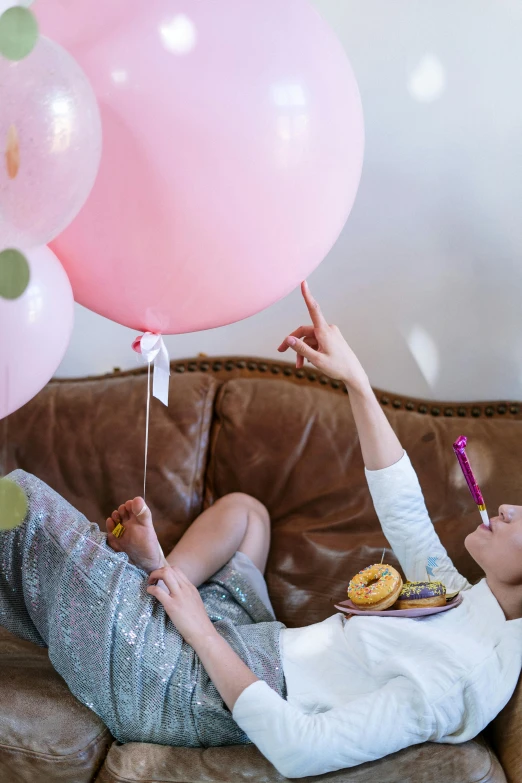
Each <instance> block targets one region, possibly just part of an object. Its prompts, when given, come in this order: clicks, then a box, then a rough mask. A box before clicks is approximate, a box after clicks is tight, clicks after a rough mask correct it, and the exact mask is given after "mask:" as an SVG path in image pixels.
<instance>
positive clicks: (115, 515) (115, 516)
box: [111, 511, 121, 524]
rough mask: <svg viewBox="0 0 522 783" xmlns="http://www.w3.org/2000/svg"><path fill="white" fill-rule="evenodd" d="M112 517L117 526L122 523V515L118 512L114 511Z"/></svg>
mask: <svg viewBox="0 0 522 783" xmlns="http://www.w3.org/2000/svg"><path fill="white" fill-rule="evenodd" d="M111 517H112V519H113V520H114V522H116V524H118V522H121V518H120V515H119V514H118V512H117V511H113V512H112V514H111Z"/></svg>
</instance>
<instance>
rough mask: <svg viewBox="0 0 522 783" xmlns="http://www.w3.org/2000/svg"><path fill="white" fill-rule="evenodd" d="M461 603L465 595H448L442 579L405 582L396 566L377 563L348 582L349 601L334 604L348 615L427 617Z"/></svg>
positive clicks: (454, 607)
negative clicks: (439, 580) (437, 580)
mask: <svg viewBox="0 0 522 783" xmlns="http://www.w3.org/2000/svg"><path fill="white" fill-rule="evenodd" d="M461 603H462V596H461V595H459V594H453V595H447V591H446V587H445V585H443V584H442V582H436V581H428V582H409V581H403V579H402V577H401V575H400V574H399V572H398V571H397V570H396V569H395V568H394V567H393V566H390V565H386V564H385V563H378V564H374V565H371V566H368V568H363V570H362V571H359V573H358V574H355V576H354V577H353V578H352V579H351V580H350V584H349V585H348V600H347V601H341V602H340V603H339V604H334V606H335V608H336V609H339V610H340V611H341V612H344V613H345V614H349V615H352V614H356V615H368V616H369V617H426V616H428V615H430V614H440V612H447V611H449V610H450V609H456V608H457V606H460V604H461Z"/></svg>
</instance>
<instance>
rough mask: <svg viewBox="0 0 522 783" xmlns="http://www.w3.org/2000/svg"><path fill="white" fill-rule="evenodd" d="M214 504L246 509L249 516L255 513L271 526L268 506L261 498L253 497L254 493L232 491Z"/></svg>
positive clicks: (222, 506)
mask: <svg viewBox="0 0 522 783" xmlns="http://www.w3.org/2000/svg"><path fill="white" fill-rule="evenodd" d="M214 505H216V506H217V505H219V506H220V507H221V508H222V509H229V510H234V511H239V510H241V511H244V512H245V513H246V514H248V516H250V515H254V516H255V517H257V518H258V519H259V520H260V521H261V522H263V523H264V524H265V525H267V526H268V527H270V516H269V513H268V510H267V508H266V506H264V505H263V503H261V501H260V500H257V498H254V497H252V495H247V494H246V493H245V492H231V493H230V494H228V495H224V496H223V497H222V498H220V499H219V500H217V501H216V503H215V504H214Z"/></svg>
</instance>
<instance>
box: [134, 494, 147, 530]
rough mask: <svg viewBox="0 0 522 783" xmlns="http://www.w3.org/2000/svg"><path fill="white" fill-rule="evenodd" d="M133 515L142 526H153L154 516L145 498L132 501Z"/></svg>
mask: <svg viewBox="0 0 522 783" xmlns="http://www.w3.org/2000/svg"><path fill="white" fill-rule="evenodd" d="M132 513H133V514H134V516H135V517H136V519H137V520H138V522H141V524H142V525H152V515H151V513H150V509H149V507H148V506H147V504H146V503H145V501H144V500H143V498H139V497H138V498H134V500H133V501H132Z"/></svg>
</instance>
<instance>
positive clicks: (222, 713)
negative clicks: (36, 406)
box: [0, 470, 286, 747]
mask: <svg viewBox="0 0 522 783" xmlns="http://www.w3.org/2000/svg"><path fill="white" fill-rule="evenodd" d="M9 478H10V479H11V481H14V482H16V483H17V484H18V485H19V486H21V487H22V488H23V490H24V491H25V493H26V495H27V498H28V503H29V510H28V514H27V517H26V519H25V521H24V523H23V524H22V525H21V526H20V527H18V528H15V529H14V530H11V531H7V532H0V625H3V626H4V627H5V628H7V629H8V630H9V631H11V632H12V633H14V634H16V635H17V636H20V637H22V638H24V639H28V640H29V641H31V642H34V643H35V644H39V645H41V646H44V647H48V651H49V658H50V660H51V663H52V664H53V666H54V668H55V669H56V671H57V672H58V673H59V674H60V675H61V676H62V677H63V679H64V680H65V682H66V683H67V685H68V686H69V688H70V690H71V692H72V693H73V694H74V695H75V696H76V697H77V698H78V699H79V700H80V701H81V702H82V703H83V704H85V705H87V707H89V708H90V709H91V710H93V711H94V712H95V713H96V714H97V715H99V717H100V718H101V719H102V720H103V721H104V723H105V724H106V725H107V726H108V728H109V729H110V731H111V732H112V734H113V736H114V737H115V738H116V739H117V740H119V741H120V742H151V743H157V744H161V745H176V746H185V747H209V746H215V745H229V744H247V743H248V742H249V739H248V737H247V736H246V735H245V734H244V733H243V732H242V731H241V729H240V728H239V726H238V725H237V724H236V723H235V721H234V720H233V718H232V715H231V713H230V711H229V710H228V708H227V707H226V705H225V704H224V702H223V700H222V699H221V697H220V695H219V693H218V691H217V689H216V688H215V686H214V684H213V683H212V682H211V680H210V679H209V677H208V675H207V674H206V672H205V670H204V668H203V666H202V665H201V662H200V661H199V659H198V656H197V655H196V653H195V652H194V650H193V649H192V647H190V646H189V645H188V644H187V643H186V642H185V641H184V640H183V638H182V637H181V635H180V634H179V633H178V631H177V630H176V628H175V626H174V625H173V623H172V622H171V620H170V618H169V617H168V616H167V614H166V613H165V610H164V608H163V606H162V605H161V604H160V603H159V602H158V601H157V600H156V599H155V598H154V597H153V596H151V595H149V594H148V593H147V592H146V577H147V575H146V573H145V572H144V571H142V570H141V569H138V568H137V567H136V566H134V565H133V564H132V563H130V562H129V560H128V557H127V555H126V554H124V553H121V552H120V553H118V552H114V551H113V550H112V549H111V548H110V547H109V546H108V545H107V543H106V536H105V533H102V532H101V531H100V529H99V527H98V526H97V525H96V524H93V523H90V522H88V521H87V519H86V518H85V517H84V516H83V515H82V514H80V512H78V511H77V510H76V509H74V508H73V507H72V506H71V505H70V504H69V503H67V502H66V501H65V500H64V499H63V498H61V497H60V496H59V495H58V494H57V493H56V492H54V491H53V490H52V489H50V488H49V487H48V486H47V485H46V484H44V483H43V482H41V481H40V480H39V479H37V478H35V477H34V476H31V475H30V474H27V473H25V472H23V471H21V470H17V471H15V472H14V473H11V474H10V476H9ZM199 592H200V594H201V597H202V599H203V602H204V604H205V608H206V610H207V613H208V615H209V617H210V618H211V620H212V622H213V623H214V625H215V627H216V629H217V630H218V632H219V633H220V634H221V635H222V636H223V637H224V638H225V639H226V640H227V642H228V643H229V644H230V645H231V647H232V648H233V649H234V650H235V651H236V653H237V654H238V655H239V656H240V658H241V659H242V660H243V661H244V662H245V663H246V665H247V666H248V667H249V668H250V669H251V670H252V671H253V672H254V674H256V675H257V677H259V678H260V679H261V680H264V681H265V682H267V683H268V685H270V687H271V688H273V689H274V690H275V691H276V692H277V693H278V694H280V695H281V696H282V697H283V698H286V686H285V680H284V675H283V669H282V665H281V655H280V649H279V634H280V631H281V629H282V628H284V626H283V624H282V623H279V622H277V621H276V620H275V619H274V617H273V616H272V614H271V613H270V611H269V610H268V609H267V608H266V607H265V605H264V604H263V602H262V601H261V599H260V598H259V596H258V595H257V594H256V592H255V590H254V589H253V587H252V586H251V584H250V583H249V581H248V580H247V579H246V578H245V577H244V576H243V575H242V574H241V573H239V572H238V571H236V570H235V569H234V568H233V567H232V566H231V565H230V563H229V564H227V565H225V566H224V567H223V568H222V569H221V570H220V571H218V572H217V573H216V574H215V575H214V576H213V577H211V578H210V579H209V580H208V582H205V584H203V585H201V587H200V588H199Z"/></svg>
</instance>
